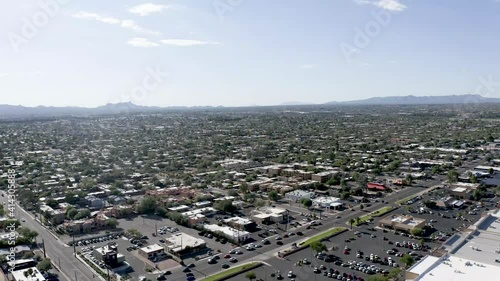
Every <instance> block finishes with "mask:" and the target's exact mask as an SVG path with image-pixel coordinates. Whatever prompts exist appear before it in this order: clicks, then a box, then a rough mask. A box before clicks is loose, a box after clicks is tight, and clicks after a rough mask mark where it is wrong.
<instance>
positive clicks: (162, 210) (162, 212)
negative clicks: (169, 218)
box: [156, 207, 168, 217]
mask: <svg viewBox="0 0 500 281" xmlns="http://www.w3.org/2000/svg"><path fill="white" fill-rule="evenodd" d="M167 213H168V211H167V209H165V208H163V207H158V208H156V214H157V215H158V216H160V217H165V216H166V215H167Z"/></svg>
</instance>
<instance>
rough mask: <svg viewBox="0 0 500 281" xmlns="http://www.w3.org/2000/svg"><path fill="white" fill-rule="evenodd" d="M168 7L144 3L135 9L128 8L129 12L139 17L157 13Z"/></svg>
mask: <svg viewBox="0 0 500 281" xmlns="http://www.w3.org/2000/svg"><path fill="white" fill-rule="evenodd" d="M168 8H169V7H168V6H166V5H157V4H153V3H145V4H141V5H138V6H135V7H132V8H130V10H129V12H131V13H133V14H137V15H140V16H147V15H149V14H152V13H159V12H161V11H163V10H165V9H168Z"/></svg>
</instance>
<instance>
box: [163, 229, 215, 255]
mask: <svg viewBox="0 0 500 281" xmlns="http://www.w3.org/2000/svg"><path fill="white" fill-rule="evenodd" d="M165 248H166V249H167V251H168V252H169V253H170V254H172V255H174V256H177V257H180V258H184V257H188V256H194V255H196V254H198V253H201V252H205V251H206V250H207V244H206V242H205V240H203V239H199V238H196V237H193V236H191V235H188V234H186V233H176V234H174V235H172V236H170V237H168V238H165Z"/></svg>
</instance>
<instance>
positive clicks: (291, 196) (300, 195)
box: [285, 189, 315, 202]
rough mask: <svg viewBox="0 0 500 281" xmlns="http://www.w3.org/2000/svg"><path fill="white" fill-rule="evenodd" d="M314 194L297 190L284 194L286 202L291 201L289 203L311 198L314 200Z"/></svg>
mask: <svg viewBox="0 0 500 281" xmlns="http://www.w3.org/2000/svg"><path fill="white" fill-rule="evenodd" d="M314 194H315V193H314V192H310V191H305V190H301V189H298V190H294V191H290V192H287V193H286V194H285V198H286V199H288V200H291V201H295V202H298V201H300V200H302V199H312V198H314Z"/></svg>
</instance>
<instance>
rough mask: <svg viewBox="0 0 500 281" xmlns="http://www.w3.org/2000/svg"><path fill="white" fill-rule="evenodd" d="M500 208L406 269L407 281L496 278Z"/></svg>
mask: <svg viewBox="0 0 500 281" xmlns="http://www.w3.org/2000/svg"><path fill="white" fill-rule="evenodd" d="M499 213H500V211H498V210H496V211H492V212H491V213H489V214H488V215H486V216H484V217H482V218H481V219H480V220H479V221H478V222H477V223H475V224H474V225H472V226H470V227H469V228H468V229H466V230H465V231H463V232H461V233H457V234H455V235H453V236H452V237H450V238H449V239H448V240H447V241H446V242H445V243H444V244H443V246H442V247H441V248H440V249H439V250H438V251H436V252H435V253H434V254H435V255H436V256H427V257H425V258H423V259H422V260H421V261H420V262H419V263H417V264H415V265H414V266H412V267H410V268H409V269H408V270H407V271H406V274H405V275H406V276H405V280H408V281H433V280H437V281H441V280H454V281H470V280H495V279H498V278H496V277H494V276H499V275H500V214H499Z"/></svg>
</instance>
